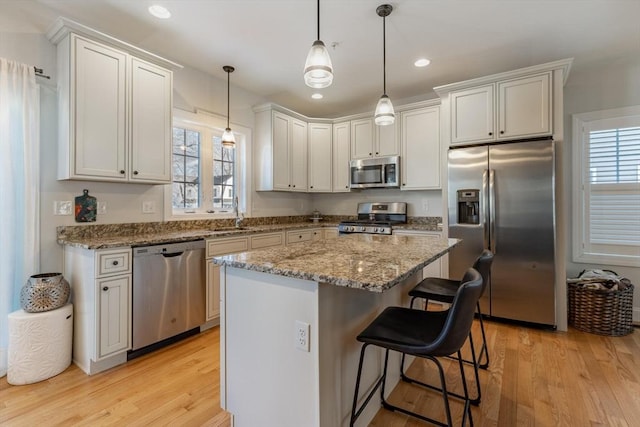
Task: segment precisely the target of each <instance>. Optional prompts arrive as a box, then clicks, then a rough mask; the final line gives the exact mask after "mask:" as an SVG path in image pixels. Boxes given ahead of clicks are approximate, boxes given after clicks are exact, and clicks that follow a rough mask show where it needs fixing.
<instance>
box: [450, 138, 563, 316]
mask: <svg viewBox="0 0 640 427" xmlns="http://www.w3.org/2000/svg"><path fill="white" fill-rule="evenodd" d="M448 196H449V203H448V204H449V206H448V208H449V237H456V238H460V239H462V243H461V244H460V245H458V246H457V247H455V248H454V249H453V250H452V251H451V253H450V255H449V273H450V277H452V278H460V277H462V276H463V274H464V271H465V270H466V269H467V268H468V267H469V266H470V265H472V264H473V262H474V260H475V258H476V257H477V256H478V255H479V254H480V252H481V251H482V249H484V248H487V249H490V250H491V251H492V252H493V253H494V254H495V258H494V261H493V266H492V269H491V282H490V284H489V286H488V287H487V291H486V292H485V295H484V297H483V298H482V300H481V305H482V310H483V312H484V313H488V314H489V315H490V316H494V317H499V318H505V319H513V320H519V321H525V322H532V323H538V324H543V325H553V326H555V324H556V317H555V284H554V283H555V282H554V276H555V262H554V257H555V209H554V143H553V141H552V140H550V139H545V140H529V141H521V142H513V143H505V144H496V145H482V146H471V147H463V148H455V147H454V148H451V149H450V150H449V192H448Z"/></svg>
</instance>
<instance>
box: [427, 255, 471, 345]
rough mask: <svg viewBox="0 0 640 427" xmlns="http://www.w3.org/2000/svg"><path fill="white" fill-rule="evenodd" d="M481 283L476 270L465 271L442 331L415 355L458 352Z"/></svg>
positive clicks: (467, 334) (466, 332)
mask: <svg viewBox="0 0 640 427" xmlns="http://www.w3.org/2000/svg"><path fill="white" fill-rule="evenodd" d="M482 282H483V280H482V276H481V275H480V273H479V272H478V271H477V270H476V269H474V268H470V269H468V270H467V271H466V273H465V274H464V277H463V278H462V282H461V284H460V287H459V288H458V291H457V292H456V296H455V297H454V299H453V303H452V304H451V307H450V308H449V310H448V314H447V319H446V321H445V323H444V326H443V327H442V331H441V332H440V334H439V335H438V337H437V338H436V339H435V340H434V341H433V342H432V343H430V344H429V345H427V346H425V347H424V349H423V351H422V352H416V353H417V354H420V353H422V354H425V355H430V356H449V355H450V354H453V353H456V352H457V351H458V350H460V348H461V347H462V345H463V344H464V342H465V341H466V340H467V337H468V336H469V332H470V331H471V325H472V323H473V317H474V314H475V311H476V304H477V303H478V300H479V299H480V296H481V294H482V290H483V283H482ZM426 326H427V327H428V325H426Z"/></svg>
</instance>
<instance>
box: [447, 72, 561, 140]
mask: <svg viewBox="0 0 640 427" xmlns="http://www.w3.org/2000/svg"><path fill="white" fill-rule="evenodd" d="M550 79H551V73H544V74H538V75H535V76H530V77H524V78H517V79H512V80H507V81H501V82H497V83H495V84H490V85H484V86H479V87H474V88H470V89H465V90H460V91H455V92H452V93H451V142H452V143H453V144H462V143H465V144H467V143H474V142H484V141H495V140H506V139H516V138H525V137H533V136H542V135H549V134H551V132H552V129H551V115H552V104H551V85H550Z"/></svg>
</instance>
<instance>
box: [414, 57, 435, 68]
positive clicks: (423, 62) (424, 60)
mask: <svg viewBox="0 0 640 427" xmlns="http://www.w3.org/2000/svg"><path fill="white" fill-rule="evenodd" d="M429 64H431V61H429V60H428V59H427V58H420V59H418V60H417V61H416V62H414V63H413V65H415V66H416V67H426V66H427V65H429Z"/></svg>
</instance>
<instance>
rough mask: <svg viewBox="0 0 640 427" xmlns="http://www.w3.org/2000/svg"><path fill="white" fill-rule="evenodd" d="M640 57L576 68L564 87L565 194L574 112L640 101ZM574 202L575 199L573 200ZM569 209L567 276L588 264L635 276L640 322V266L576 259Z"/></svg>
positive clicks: (636, 313) (569, 185)
mask: <svg viewBox="0 0 640 427" xmlns="http://www.w3.org/2000/svg"><path fill="white" fill-rule="evenodd" d="M639 76H640V57H627V58H620V59H619V60H617V61H606V62H604V61H603V62H601V63H597V64H593V66H592V67H589V69H588V70H587V71H582V72H572V73H571V74H570V75H569V80H568V81H567V84H566V86H565V88H564V112H565V116H564V120H565V123H564V129H565V147H564V148H565V151H564V153H563V158H562V168H563V171H564V182H565V194H567V195H569V197H571V194H572V191H573V187H572V185H573V183H572V174H571V171H572V169H571V159H572V151H571V145H572V144H573V139H572V138H573V136H572V134H571V133H572V129H571V126H572V125H571V115H572V114H576V113H585V112H590V111H598V110H606V109H610V108H619V107H628V106H631V105H640V77H639ZM569 205H571V203H569ZM572 209H573V207H571V208H570V211H569V214H568V215H569V222H568V223H567V224H568V225H569V227H567V229H566V230H565V233H566V236H567V241H568V242H569V245H568V248H567V249H568V250H567V277H575V276H576V275H577V274H578V273H579V272H580V271H582V270H584V269H587V268H607V269H610V270H613V271H615V272H617V273H618V274H621V275H623V276H625V277H627V278H629V279H630V280H631V282H632V283H633V284H634V285H635V287H636V289H635V295H634V303H633V307H634V313H633V314H634V319H633V320H634V322H640V268H633V267H619V266H610V265H597V264H581V263H575V262H573V261H572V260H573V257H572V250H573V248H572V246H571V243H570V242H571V241H572V235H571V233H572V230H571V224H572V220H571V218H572V217H571V215H572V214H573V211H572Z"/></svg>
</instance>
